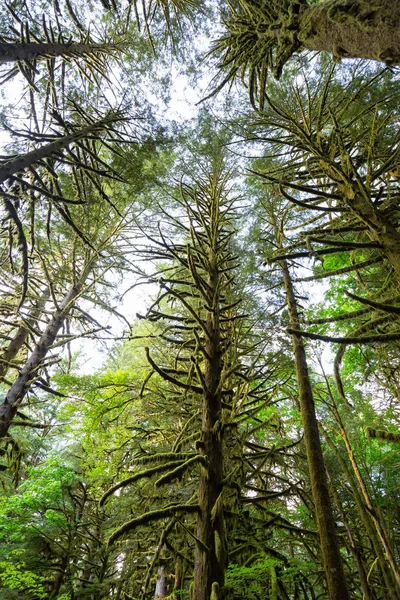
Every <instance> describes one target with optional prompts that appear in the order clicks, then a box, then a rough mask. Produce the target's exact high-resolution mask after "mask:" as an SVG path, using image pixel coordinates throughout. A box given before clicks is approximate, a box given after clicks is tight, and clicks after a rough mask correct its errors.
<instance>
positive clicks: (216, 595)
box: [210, 581, 219, 600]
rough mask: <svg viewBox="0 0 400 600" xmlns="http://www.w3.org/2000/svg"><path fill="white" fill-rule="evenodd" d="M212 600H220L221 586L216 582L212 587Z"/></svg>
mask: <svg viewBox="0 0 400 600" xmlns="http://www.w3.org/2000/svg"><path fill="white" fill-rule="evenodd" d="M210 600H219V584H218V583H217V582H216V581H214V583H213V584H212V587H211V596H210Z"/></svg>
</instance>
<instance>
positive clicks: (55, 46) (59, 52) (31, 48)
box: [0, 42, 116, 65]
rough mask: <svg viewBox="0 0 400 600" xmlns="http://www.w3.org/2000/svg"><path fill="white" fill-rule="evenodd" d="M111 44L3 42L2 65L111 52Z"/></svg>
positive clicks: (0, 62) (1, 44)
mask: <svg viewBox="0 0 400 600" xmlns="http://www.w3.org/2000/svg"><path fill="white" fill-rule="evenodd" d="M114 48H116V47H113V46H112V45H110V44H80V43H74V42H71V43H66V44H65V43H64V44H62V43H56V42H53V43H49V42H1V43H0V65H2V64H5V63H8V62H15V61H25V60H40V59H43V58H56V57H57V56H64V57H76V56H85V55H88V54H96V53H101V52H108V53H109V52H110V51H112V50H113V49H114Z"/></svg>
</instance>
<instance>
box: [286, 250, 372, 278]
mask: <svg viewBox="0 0 400 600" xmlns="http://www.w3.org/2000/svg"><path fill="white" fill-rule="evenodd" d="M382 260H383V257H382V256H378V257H376V258H370V259H368V260H363V261H362V262H359V263H355V264H353V265H348V266H347V267H342V268H341V269H334V270H332V271H325V272H324V273H319V274H318V275H311V276H310V277H301V278H300V279H296V282H299V281H316V280H318V279H325V278H326V277H334V276H335V275H343V273H351V271H358V270H359V269H364V268H365V267H369V266H370V265H374V264H376V263H379V262H382Z"/></svg>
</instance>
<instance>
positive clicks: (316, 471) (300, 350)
mask: <svg viewBox="0 0 400 600" xmlns="http://www.w3.org/2000/svg"><path fill="white" fill-rule="evenodd" d="M281 268H282V273H283V281H284V284H285V290H286V299H287V306H288V311H289V319H290V326H291V327H293V328H298V327H299V318H298V312H297V304H296V298H295V295H294V291H293V285H292V280H291V277H290V273H289V269H288V266H287V263H286V261H282V262H281ZM292 340H293V349H294V355H295V363H296V377H297V385H298V391H299V399H300V411H301V416H302V421H303V428H304V441H305V445H306V453H307V461H308V468H309V472H310V480H311V488H312V495H313V500H314V504H315V512H316V520H317V527H318V533H319V539H320V546H321V555H322V560H323V564H324V569H325V575H326V581H327V584H328V594H329V599H330V600H350V596H349V592H348V589H347V584H346V579H345V576H344V571H343V565H342V560H341V557H340V551H339V544H338V540H337V537H336V524H335V520H334V518H333V511H332V505H331V500H330V497H329V491H328V481H327V476H326V471H325V463H324V458H323V455H322V448H321V442H320V438H319V431H318V422H317V418H316V414H315V406H314V398H313V393H312V389H311V382H310V377H309V374H308V367H307V358H306V353H305V349H304V345H303V341H302V339H301V337H297V336H292Z"/></svg>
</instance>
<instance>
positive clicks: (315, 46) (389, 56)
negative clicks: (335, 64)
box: [297, 0, 400, 64]
mask: <svg viewBox="0 0 400 600" xmlns="http://www.w3.org/2000/svg"><path fill="white" fill-rule="evenodd" d="M297 37H298V40H299V42H300V43H301V46H302V47H303V48H304V49H307V50H317V51H325V52H329V53H331V54H333V55H334V56H336V57H338V58H340V57H350V58H366V59H374V60H379V61H385V62H387V63H390V64H399V63H400V1H399V0H327V1H325V2H321V3H320V4H317V5H313V6H305V7H302V8H301V9H300V15H299V25H298V33H297Z"/></svg>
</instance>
